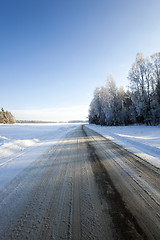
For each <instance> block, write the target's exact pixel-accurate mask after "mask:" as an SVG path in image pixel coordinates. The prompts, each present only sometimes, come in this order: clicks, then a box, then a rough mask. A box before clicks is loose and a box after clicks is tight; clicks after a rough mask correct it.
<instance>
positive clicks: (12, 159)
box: [0, 124, 77, 190]
mask: <svg viewBox="0 0 160 240" xmlns="http://www.w3.org/2000/svg"><path fill="white" fill-rule="evenodd" d="M75 127H77V125H76V124H14V125H8V124H6V125H3V124H0V190H2V188H3V187H4V186H5V185H6V184H8V183H9V182H10V181H11V180H12V179H13V178H14V177H15V176H16V175H17V174H18V173H19V172H21V171H22V170H23V169H24V168H26V167H27V166H28V165H29V164H30V163H31V162H33V161H34V160H36V159H37V158H38V157H39V156H40V155H41V154H43V153H44V152H45V151H47V150H48V149H49V148H50V147H51V146H53V145H56V143H57V141H58V140H60V139H61V138H63V137H64V135H65V134H66V133H67V132H69V131H70V130H72V129H74V128H75Z"/></svg>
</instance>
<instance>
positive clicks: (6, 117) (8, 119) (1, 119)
mask: <svg viewBox="0 0 160 240" xmlns="http://www.w3.org/2000/svg"><path fill="white" fill-rule="evenodd" d="M15 122H16V121H15V118H14V116H13V115H12V113H11V112H8V111H4V109H3V108H1V111H0V123H3V124H13V123H15Z"/></svg>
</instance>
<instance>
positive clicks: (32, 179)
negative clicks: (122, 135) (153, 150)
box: [0, 126, 160, 240]
mask: <svg viewBox="0 0 160 240" xmlns="http://www.w3.org/2000/svg"><path fill="white" fill-rule="evenodd" d="M159 176H160V175H159V169H158V168H156V167H154V166H152V165H150V164H149V163H147V162H145V161H143V160H142V159H140V158H138V157H135V156H134V155H133V154H131V153H129V152H127V151H126V150H124V149H123V148H122V147H119V146H118V145H116V144H115V143H112V142H111V141H109V140H106V139H105V138H104V137H102V136H101V135H99V134H97V133H95V132H94V131H92V130H90V129H88V128H87V127H83V126H78V127H77V128H74V129H73V130H72V131H70V132H69V133H67V134H66V136H65V138H64V139H62V140H60V141H59V143H58V144H56V145H54V146H53V147H52V148H50V149H49V150H47V152H45V153H44V154H43V155H41V157H39V158H38V159H36V160H35V161H33V162H32V163H31V164H30V165H29V166H28V167H26V168H25V169H24V170H23V171H22V172H20V173H19V174H18V175H17V176H16V177H15V178H14V179H13V180H12V182H11V183H10V184H8V185H7V187H6V188H5V189H4V190H3V191H2V192H1V195H0V236H1V239H6V240H8V239H56V240H59V239H76V240H79V239H108V240H112V239H123V240H125V239H127V240H128V239H134V240H135V239H160V215H159V214H160V191H159V190H160V189H159V186H160V177H159ZM121 196H122V197H121Z"/></svg>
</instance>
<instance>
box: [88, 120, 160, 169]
mask: <svg viewBox="0 0 160 240" xmlns="http://www.w3.org/2000/svg"><path fill="white" fill-rule="evenodd" d="M86 126H87V127H89V128H91V129H93V130H95V131H96V132H98V133H100V134H101V135H103V136H105V137H107V138H109V139H110V140H112V141H114V142H116V143H118V144H120V145H121V146H123V147H125V148H127V149H128V150H129V151H131V152H133V153H135V154H136V155H138V156H140V157H142V158H143V159H145V160H146V161H148V162H150V163H151V164H153V165H155V166H156V167H158V168H160V126H144V125H140V126H117V127H114V126H113V127H106V126H104V127H101V126H96V125H93V124H88V125H86Z"/></svg>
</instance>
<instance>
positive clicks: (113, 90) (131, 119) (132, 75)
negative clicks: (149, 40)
mask: <svg viewBox="0 0 160 240" xmlns="http://www.w3.org/2000/svg"><path fill="white" fill-rule="evenodd" d="M128 80H129V88H128V89H127V90H126V91H125V90H124V89H123V87H119V88H117V86H116V84H115V81H114V78H113V76H112V75H110V76H108V77H107V80H106V85H105V86H102V87H99V88H96V89H95V92H94V97H93V99H92V101H91V103H90V108H89V123H94V124H97V125H106V126H116V125H129V124H135V123H137V124H146V125H158V124H160V52H159V53H156V54H153V55H152V56H150V57H146V58H144V54H143V53H137V55H136V59H135V62H134V63H133V64H132V66H131V69H130V70H129V74H128Z"/></svg>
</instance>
